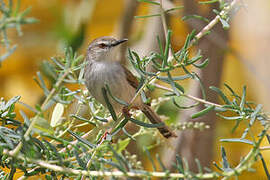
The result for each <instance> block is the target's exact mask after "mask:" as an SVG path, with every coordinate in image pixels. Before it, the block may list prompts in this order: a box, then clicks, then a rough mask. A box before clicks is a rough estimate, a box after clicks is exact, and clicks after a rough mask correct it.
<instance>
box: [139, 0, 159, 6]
mask: <svg viewBox="0 0 270 180" xmlns="http://www.w3.org/2000/svg"><path fill="white" fill-rule="evenodd" d="M137 1H139V2H144V3H148V4H154V5H160V4H159V3H158V2H156V1H150V0H137Z"/></svg>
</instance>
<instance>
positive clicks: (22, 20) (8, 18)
mask: <svg viewBox="0 0 270 180" xmlns="http://www.w3.org/2000/svg"><path fill="white" fill-rule="evenodd" d="M19 8H20V0H17V3H16V6H15V7H14V3H13V0H9V1H8V4H7V3H5V2H4V1H3V0H1V1H0V12H1V14H2V16H1V20H0V32H1V36H2V37H1V46H3V47H4V48H5V52H4V54H2V55H1V56H0V65H1V62H2V61H3V60H5V59H6V58H7V57H9V56H10V55H11V54H12V53H13V52H14V51H15V49H16V47H17V46H16V45H12V46H11V44H10V40H9V38H8V35H7V30H9V29H11V28H16V31H17V33H18V35H19V36H21V35H22V34H23V33H22V30H21V25H23V24H32V23H36V22H37V20H36V19H35V18H31V17H26V15H27V14H28V13H29V12H30V9H31V8H28V9H26V10H24V11H22V12H19Z"/></svg>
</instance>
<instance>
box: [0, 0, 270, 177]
mask: <svg viewBox="0 0 270 180" xmlns="http://www.w3.org/2000/svg"><path fill="white" fill-rule="evenodd" d="M192 3H194V4H196V5H194V4H192ZM179 5H184V6H185V7H184V8H182V9H180V10H177V11H174V12H173V13H170V14H169V15H168V16H167V21H168V27H169V28H170V29H172V31H173V37H172V44H173V49H174V50H178V49H180V48H181V46H182V45H183V43H184V41H185V38H186V35H187V34H188V33H189V32H191V29H194V28H195V29H198V30H200V29H201V27H203V26H205V25H206V24H207V23H205V22H203V23H202V22H201V21H200V23H198V22H196V21H192V20H190V21H188V20H187V21H183V20H181V17H182V16H183V15H184V14H196V13H197V14H200V15H205V16H206V17H210V19H211V17H214V15H215V14H214V13H213V12H212V11H211V8H209V7H211V6H213V5H211V6H208V5H198V3H197V1H188V0H186V1H184V0H183V1H175V2H173V1H164V8H165V9H166V8H167V9H169V8H173V7H176V6H179ZM29 6H31V7H32V9H31V13H30V15H29V16H31V17H35V18H37V19H38V20H39V21H40V22H39V23H36V24H31V25H25V26H23V28H22V30H23V36H18V35H17V33H16V31H15V30H14V31H10V32H9V37H10V39H11V41H12V43H13V44H17V45H18V48H17V50H16V51H15V52H14V53H13V54H12V55H11V56H10V57H9V58H8V59H6V60H5V61H4V62H3V63H2V64H1V68H0V97H4V98H5V99H9V98H11V97H13V96H16V95H21V97H22V98H21V101H23V102H26V103H27V104H29V105H30V106H35V104H37V103H39V102H40V100H41V98H42V96H43V93H42V90H41V89H40V88H39V87H38V86H37V84H36V83H35V81H34V80H33V77H34V76H36V72H37V71H40V69H41V66H42V65H41V64H42V61H43V60H48V59H50V57H52V56H62V55H63V52H64V48H65V47H68V46H72V47H73V49H75V50H76V51H77V53H78V54H85V52H86V49H87V45H88V44H89V43H90V42H91V41H92V40H93V39H95V38H97V37H100V36H108V35H110V36H115V37H117V38H128V39H129V44H128V46H129V47H130V48H132V49H134V50H135V51H137V52H138V53H139V54H140V56H144V55H147V54H149V53H150V52H151V51H154V50H157V47H156V44H157V43H156V36H157V35H159V36H160V37H161V38H162V37H163V34H164V33H163V32H162V25H161V23H160V19H159V18H157V17H152V18H146V19H141V18H133V17H134V16H138V15H140V16H141V15H149V14H155V13H157V9H156V8H155V6H150V5H148V4H146V3H138V2H137V1H135V0H113V1H112V0H57V1H55V0H46V1H44V0H27V1H21V9H22V10H23V9H26V8H27V7H29ZM240 7H241V8H240ZM217 8H218V7H217ZM239 8H240V9H239V10H238V11H237V12H235V13H233V14H232V21H231V28H230V29H229V30H223V29H222V28H220V27H217V28H215V29H214V30H213V33H212V34H210V35H208V36H207V38H204V39H203V40H202V42H200V43H199V48H201V49H202V50H203V54H204V55H205V56H206V57H210V64H209V66H208V67H207V68H208V69H207V71H208V72H209V73H204V72H199V73H202V79H203V82H206V87H207V86H210V85H214V86H220V87H221V88H222V89H224V85H223V83H227V84H229V85H230V86H231V87H232V88H233V89H234V90H235V91H236V92H237V93H239V94H241V92H242V88H243V86H244V85H247V94H248V99H249V100H252V101H254V102H256V103H258V104H263V105H264V110H265V111H268V109H269V107H270V103H269V98H270V97H269V92H270V81H269V79H268V78H269V75H270V72H269V70H268V69H269V67H270V62H269V61H268V52H270V21H269V16H270V1H267V0H257V1H252V0H243V1H242V4H241V5H239ZM163 38H164V37H163ZM125 48H126V47H123V51H125V50H126V49H125ZM213 48H214V49H213ZM121 59H124V58H121ZM123 63H125V62H123ZM186 87H187V88H189V90H190V92H191V94H196V88H195V86H194V87H193V85H192V84H189V83H188V84H187V85H186ZM208 93H210V94H209V97H210V99H209V100H211V101H218V99H217V97H216V96H213V97H211V92H208ZM212 93H213V92H212ZM211 98H213V99H211ZM19 108H23V107H19ZM163 108H164V109H166V110H169V111H167V112H170V110H171V111H172V112H175V109H173V108H172V107H171V106H170V105H168V106H167V107H163ZM25 111H26V112H28V111H27V110H25ZM161 112H162V109H161ZM28 113H30V112H28ZM30 116H31V115H30ZM175 118H176V119H177V118H178V119H179V121H189V119H188V118H187V117H186V116H185V115H184V114H183V113H181V112H179V115H177V116H176V117H175ZM206 118H208V119H206V120H203V119H202V120H201V121H205V122H208V124H210V125H211V128H210V130H206V131H208V134H207V133H204V132H203V133H204V134H207V135H206V137H203V139H200V137H201V135H200V134H196V133H197V132H195V133H194V132H188V133H186V134H181V135H180V136H181V137H182V139H177V141H178V142H174V143H173V144H174V145H175V146H179V148H178V149H179V153H181V154H182V156H184V157H187V158H188V159H189V158H190V159H194V158H198V159H200V157H201V156H205V154H204V151H203V150H202V149H205V150H206V151H208V152H210V154H208V155H207V156H209V158H208V159H206V160H205V161H209V159H213V160H214V161H217V162H219V160H220V146H221V145H222V146H224V147H225V149H226V148H227V149H228V151H227V155H228V157H229V161H230V162H231V164H232V165H236V164H237V162H238V161H239V159H240V157H241V156H243V155H245V154H246V153H247V152H248V151H249V148H250V147H249V146H247V145H241V144H236V143H233V144H228V143H226V144H225V143H221V142H219V139H221V138H231V137H239V136H241V133H242V131H239V132H238V131H237V132H238V133H234V134H232V133H231V129H232V127H233V125H234V123H232V122H229V121H225V120H222V119H212V117H206ZM209 121H210V122H209ZM259 130H260V129H258V132H259ZM255 132H256V129H255ZM203 133H202V134H203ZM190 137H192V138H191V139H190ZM209 138H210V141H211V143H210V145H211V146H208V145H209V144H205V141H206V140H207V139H209ZM180 140H181V143H180V144H179V141H180ZM191 142H192V144H191ZM199 143H200V144H201V146H203V147H205V148H199V150H194V147H193V149H192V146H193V145H198V146H199ZM267 144H268V143H267V142H265V145H267ZM201 146H200V147H201ZM209 148H210V150H209ZM193 151H194V152H193ZM195 151H196V152H195ZM200 151H202V152H200ZM163 153H164V154H163V157H165V159H169V158H167V156H166V154H168V153H169V152H167V151H163ZM263 156H264V157H265V159H266V160H267V164H268V165H270V164H269V160H270V154H269V152H267V151H266V152H264V153H263ZM202 158H203V157H202ZM190 161H191V160H190ZM202 161H203V160H202ZM190 163H191V164H192V162H190ZM205 165H208V166H210V167H211V162H210V165H209V162H208V163H205ZM191 167H192V165H191ZM254 168H255V169H256V170H257V171H258V173H256V174H255V173H249V172H248V173H245V174H244V175H243V176H241V177H240V179H242V178H243V179H252V178H254V177H256V179H258V178H259V179H266V176H265V174H264V171H263V169H262V165H261V162H260V161H258V163H257V164H256V166H255V167H254Z"/></svg>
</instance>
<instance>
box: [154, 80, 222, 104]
mask: <svg viewBox="0 0 270 180" xmlns="http://www.w3.org/2000/svg"><path fill="white" fill-rule="evenodd" d="M152 85H154V86H155V87H156V88H159V89H162V90H165V91H169V92H174V91H173V90H172V89H171V88H168V87H165V86H162V85H160V84H152ZM181 96H184V97H187V98H189V99H192V100H194V101H197V102H200V103H203V104H208V105H211V106H216V107H222V105H220V104H216V103H212V102H209V101H206V100H204V99H201V98H197V97H195V96H192V95H189V94H181Z"/></svg>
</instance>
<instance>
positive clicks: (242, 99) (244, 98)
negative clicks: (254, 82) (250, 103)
mask: <svg viewBox="0 0 270 180" xmlns="http://www.w3.org/2000/svg"><path fill="white" fill-rule="evenodd" d="M245 104H246V86H244V87H243V95H242V98H241V102H240V110H241V111H243V110H244V106H245Z"/></svg>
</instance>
